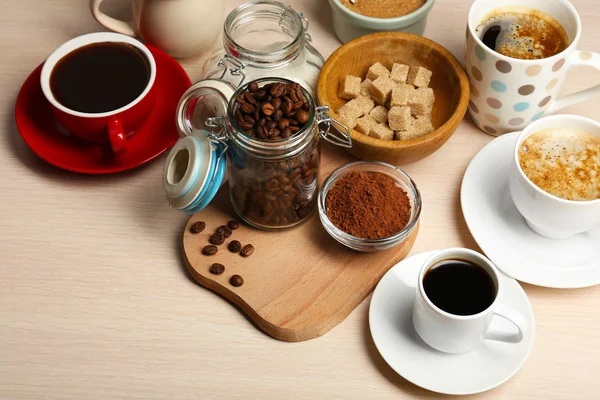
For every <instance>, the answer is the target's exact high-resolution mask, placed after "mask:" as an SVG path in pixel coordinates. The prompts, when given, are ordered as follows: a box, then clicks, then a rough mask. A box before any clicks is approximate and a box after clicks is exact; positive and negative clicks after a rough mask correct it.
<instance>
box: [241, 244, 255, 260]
mask: <svg viewBox="0 0 600 400" xmlns="http://www.w3.org/2000/svg"><path fill="white" fill-rule="evenodd" d="M252 253H254V246H252V245H251V244H247V245H245V246H244V247H242V251H241V252H240V255H241V256H242V257H250V255H252Z"/></svg>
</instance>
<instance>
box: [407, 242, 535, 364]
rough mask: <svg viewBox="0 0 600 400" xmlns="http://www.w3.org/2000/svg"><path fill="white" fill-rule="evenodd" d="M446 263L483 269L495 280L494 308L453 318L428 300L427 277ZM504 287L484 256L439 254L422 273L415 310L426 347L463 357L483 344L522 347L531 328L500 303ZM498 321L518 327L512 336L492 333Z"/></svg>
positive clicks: (455, 250)
mask: <svg viewBox="0 0 600 400" xmlns="http://www.w3.org/2000/svg"><path fill="white" fill-rule="evenodd" d="M444 260H465V261H468V262H470V263H473V264H475V265H478V266H479V267H481V268H483V269H484V270H485V271H486V272H487V273H488V275H489V276H490V277H491V278H492V281H493V283H494V286H495V290H496V294H495V298H494V301H493V302H492V304H491V305H490V306H489V307H488V308H487V309H485V310H483V311H481V312H479V313H477V314H473V315H455V314H450V313H448V312H446V311H444V310H442V309H440V308H439V307H437V306H436V305H435V304H433V302H432V301H431V300H430V299H429V298H428V297H427V294H426V293H425V289H424V287H423V279H424V278H425V274H426V273H427V272H428V271H429V270H430V269H431V268H432V267H434V266H435V265H437V264H438V263H439V262H441V261H444ZM501 290H502V283H501V280H500V277H499V275H498V271H497V270H496V267H495V266H494V265H493V264H492V262H491V261H490V260H488V259H487V258H485V257H484V256H482V255H481V254H479V253H477V252H475V251H473V250H469V249H462V248H453V249H446V250H442V251H438V252H437V253H435V254H433V255H432V256H431V257H429V258H428V259H427V260H426V261H425V263H424V264H423V267H422V268H421V272H420V273H419V281H418V283H417V296H416V299H415V305H414V308H413V324H414V327H415V330H416V331H417V333H418V334H419V336H420V337H421V339H423V341H424V342H425V343H427V344H428V345H430V346H431V347H433V348H434V349H437V350H439V351H443V352H445V353H463V352H466V351H469V350H472V349H474V348H475V347H477V346H478V345H479V344H480V343H481V341H482V340H496V341H501V342H506V343H519V342H521V341H522V340H523V336H524V333H525V330H526V329H527V324H526V322H525V319H524V318H523V316H522V315H521V314H519V313H518V312H517V311H514V310H512V309H510V308H508V307H506V306H505V305H503V304H499V303H498V295H499V293H500V291H501ZM494 317H499V318H504V319H506V320H508V321H510V322H512V324H513V325H514V326H515V329H514V330H513V331H512V332H506V331H500V330H496V329H491V328H490V324H491V322H492V319H493V318H494Z"/></svg>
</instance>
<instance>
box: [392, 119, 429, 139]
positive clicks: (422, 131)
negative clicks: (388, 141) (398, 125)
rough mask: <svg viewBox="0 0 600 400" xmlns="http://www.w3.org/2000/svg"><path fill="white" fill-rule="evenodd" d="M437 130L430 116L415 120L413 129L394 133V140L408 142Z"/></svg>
mask: <svg viewBox="0 0 600 400" xmlns="http://www.w3.org/2000/svg"><path fill="white" fill-rule="evenodd" d="M434 130H435V129H434V127H433V125H432V124H431V119H430V118H429V117H428V116H423V117H417V118H413V120H412V127H411V128H410V129H408V130H406V131H397V132H394V139H396V140H407V139H413V138H417V137H421V136H425V135H427V134H428V133H431V132H433V131H434Z"/></svg>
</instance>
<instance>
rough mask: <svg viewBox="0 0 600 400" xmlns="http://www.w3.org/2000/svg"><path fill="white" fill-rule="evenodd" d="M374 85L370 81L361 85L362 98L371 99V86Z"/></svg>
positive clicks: (366, 80)
mask: <svg viewBox="0 0 600 400" xmlns="http://www.w3.org/2000/svg"><path fill="white" fill-rule="evenodd" d="M372 84H373V81H372V80H370V79H365V80H364V81H363V82H362V83H361V84H360V95H361V96H366V97H371V85H372Z"/></svg>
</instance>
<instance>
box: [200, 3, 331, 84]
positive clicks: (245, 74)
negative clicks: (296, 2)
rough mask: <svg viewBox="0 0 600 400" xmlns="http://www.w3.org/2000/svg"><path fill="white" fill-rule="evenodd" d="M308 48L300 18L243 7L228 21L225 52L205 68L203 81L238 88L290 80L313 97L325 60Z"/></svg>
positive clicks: (281, 8)
mask: <svg viewBox="0 0 600 400" xmlns="http://www.w3.org/2000/svg"><path fill="white" fill-rule="evenodd" d="M310 42H311V38H310V35H309V34H308V20H307V19H306V18H305V17H304V16H303V15H302V14H301V13H297V12H296V11H294V10H293V9H292V8H291V7H289V6H286V5H284V4H282V3H279V2H277V1H272V0H257V1H251V2H249V3H245V4H243V5H241V6H239V7H238V8H236V9H235V10H233V11H232V12H231V13H229V15H228V16H227V19H226V20H225V24H224V28H223V47H221V48H219V49H218V50H217V51H216V52H215V53H214V54H213V55H212V57H210V58H209V60H208V61H207V62H206V63H205V65H204V68H203V70H202V72H203V79H220V80H225V81H227V82H230V83H232V84H233V85H234V86H235V87H239V86H241V85H243V84H244V83H247V82H249V81H252V80H255V79H258V78H264V77H279V78H286V79H291V80H293V81H295V82H298V83H300V84H301V85H302V87H304V88H305V89H307V90H308V91H309V92H310V94H311V95H314V93H315V90H316V86H317V80H318V78H319V72H320V70H321V67H322V66H323V64H324V60H323V57H322V56H321V54H319V52H318V51H317V50H316V49H315V48H314V47H312V46H311V45H310Z"/></svg>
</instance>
